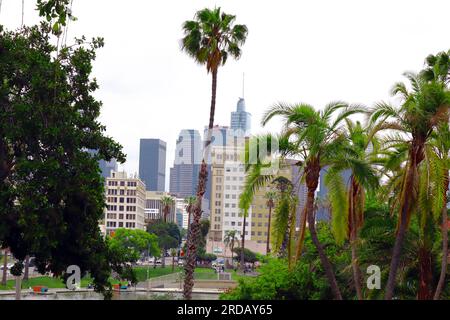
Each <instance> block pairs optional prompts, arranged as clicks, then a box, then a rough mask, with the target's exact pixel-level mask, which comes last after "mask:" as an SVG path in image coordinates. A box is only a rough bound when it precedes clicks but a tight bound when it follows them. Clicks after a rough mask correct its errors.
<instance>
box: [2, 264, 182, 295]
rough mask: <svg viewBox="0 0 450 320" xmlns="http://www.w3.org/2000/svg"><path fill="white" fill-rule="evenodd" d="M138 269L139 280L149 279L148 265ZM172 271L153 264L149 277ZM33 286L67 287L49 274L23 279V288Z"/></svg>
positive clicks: (10, 282) (84, 280)
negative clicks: (155, 266)
mask: <svg viewBox="0 0 450 320" xmlns="http://www.w3.org/2000/svg"><path fill="white" fill-rule="evenodd" d="M134 270H135V271H136V275H137V278H138V281H145V280H146V279H147V267H136V268H135V269H134ZM180 271H182V268H180V267H176V268H175V272H180ZM170 273H172V266H170V267H168V266H167V267H166V268H161V267H157V268H156V269H154V268H153V267H152V266H151V267H150V268H149V277H150V278H154V277H160V276H164V275H166V274H170ZM119 282H120V281H119V280H116V279H111V283H112V284H117V283H119ZM89 283H92V278H90V277H84V278H82V279H81V287H82V288H85V287H87V285H88V284H89ZM15 285H16V281H15V280H8V282H7V284H6V286H2V285H0V290H15ZM33 286H45V287H48V288H65V287H66V285H65V283H63V282H62V280H61V279H60V278H53V277H49V276H41V277H36V278H30V279H29V280H27V281H22V289H28V288H30V287H33Z"/></svg>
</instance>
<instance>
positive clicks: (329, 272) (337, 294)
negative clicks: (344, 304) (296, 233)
mask: <svg viewBox="0 0 450 320" xmlns="http://www.w3.org/2000/svg"><path fill="white" fill-rule="evenodd" d="M315 220H316V219H315V215H314V213H312V214H310V215H309V216H308V227H309V232H310V233H311V240H312V242H313V244H314V246H315V247H316V249H317V252H318V253H319V258H320V262H321V263H322V266H323V268H324V270H325V275H326V277H327V279H328V282H329V284H330V287H331V291H332V292H333V296H334V299H335V300H342V295H341V291H340V290H339V287H338V284H337V281H336V277H335V275H334V271H333V267H332V265H331V263H330V261H329V260H328V257H327V256H326V254H325V251H324V250H323V247H322V244H321V243H320V241H319V238H318V237H317V232H316V226H315Z"/></svg>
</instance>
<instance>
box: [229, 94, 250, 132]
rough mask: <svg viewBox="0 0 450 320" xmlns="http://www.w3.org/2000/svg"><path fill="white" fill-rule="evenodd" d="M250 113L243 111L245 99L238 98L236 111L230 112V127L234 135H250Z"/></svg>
mask: <svg viewBox="0 0 450 320" xmlns="http://www.w3.org/2000/svg"><path fill="white" fill-rule="evenodd" d="M251 121H252V115H251V114H250V113H249V112H247V111H245V100H244V98H239V101H238V103H237V106H236V111H233V112H231V123H230V129H231V130H232V131H233V133H234V135H235V136H250V129H251Z"/></svg>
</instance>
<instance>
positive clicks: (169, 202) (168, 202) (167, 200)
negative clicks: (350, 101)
mask: <svg viewBox="0 0 450 320" xmlns="http://www.w3.org/2000/svg"><path fill="white" fill-rule="evenodd" d="M174 203H175V200H174V199H173V198H172V197H169V196H163V197H162V198H161V204H162V206H163V221H164V222H167V216H168V215H169V213H170V210H171V208H172V206H173V204H174Z"/></svg>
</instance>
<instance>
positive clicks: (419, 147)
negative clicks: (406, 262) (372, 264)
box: [384, 138, 425, 300]
mask: <svg viewBox="0 0 450 320" xmlns="http://www.w3.org/2000/svg"><path fill="white" fill-rule="evenodd" d="M413 140H416V141H413V142H412V147H411V151H410V155H409V159H410V164H409V166H408V169H407V170H408V171H407V173H406V179H405V183H404V186H403V190H402V204H401V210H400V219H399V220H400V223H399V227H398V231H397V236H396V238H395V244H394V249H393V250H392V258H391V264H390V268H389V277H388V281H387V284H386V292H385V295H384V298H385V299H386V300H391V299H392V297H393V296H394V289H395V280H396V277H397V271H398V267H399V265H400V258H401V253H402V247H403V242H404V241H405V235H406V229H407V227H408V222H409V217H410V214H411V206H412V203H413V202H414V200H415V199H416V194H415V192H414V189H415V184H416V180H417V167H418V166H419V164H420V162H421V161H422V160H423V156H424V155H423V146H424V141H425V139H423V142H419V141H417V138H415V139H414V138H413Z"/></svg>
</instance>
